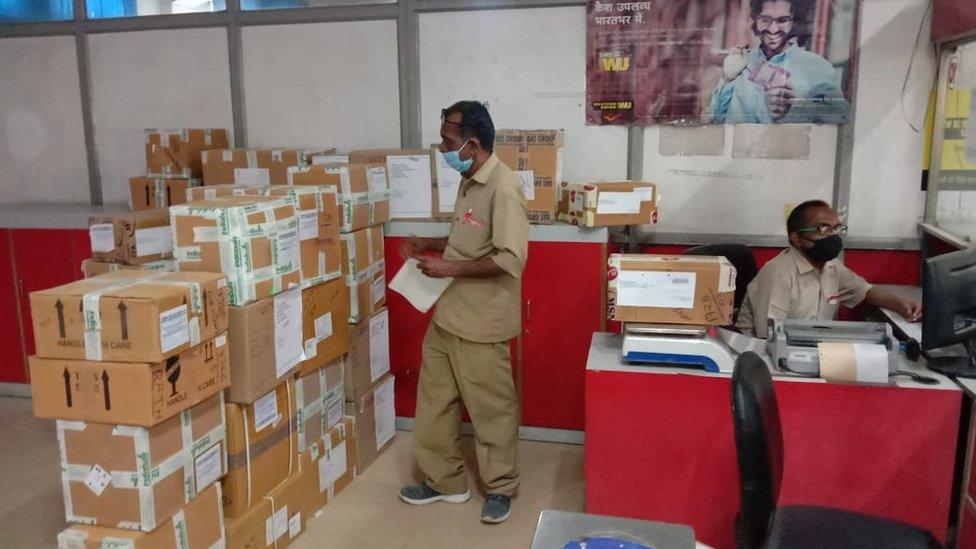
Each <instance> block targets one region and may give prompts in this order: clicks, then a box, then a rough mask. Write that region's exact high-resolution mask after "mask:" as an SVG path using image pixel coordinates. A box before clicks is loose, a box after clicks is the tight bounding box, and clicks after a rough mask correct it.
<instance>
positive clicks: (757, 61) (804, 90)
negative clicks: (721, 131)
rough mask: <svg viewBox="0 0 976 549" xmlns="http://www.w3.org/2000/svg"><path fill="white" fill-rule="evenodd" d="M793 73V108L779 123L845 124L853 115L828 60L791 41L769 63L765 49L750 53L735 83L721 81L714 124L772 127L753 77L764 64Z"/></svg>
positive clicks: (714, 100) (714, 102)
mask: <svg viewBox="0 0 976 549" xmlns="http://www.w3.org/2000/svg"><path fill="white" fill-rule="evenodd" d="M764 62H766V63H769V64H771V65H773V66H777V67H782V68H784V69H786V70H787V71H789V74H790V76H789V80H788V83H789V85H790V86H792V87H793V93H794V95H795V97H794V98H793V105H792V106H791V107H790V110H789V112H787V113H786V115H785V116H783V117H782V118H780V119H778V120H776V122H777V123H815V124H843V123H845V122H847V120H848V116H849V114H850V105H849V104H848V103H847V101H846V100H845V99H844V92H843V91H841V88H840V77H841V75H840V72H839V71H838V70H837V69H835V68H834V66H833V65H831V64H830V62H828V61H827V60H826V59H824V58H823V57H820V56H819V55H817V54H815V53H811V52H809V51H807V50H805V49H803V48H801V47H800V46H798V45H797V43H796V38H791V39H790V42H789V46H788V47H787V48H786V50H784V51H783V52H782V53H779V54H777V55H774V56H773V57H772V58H771V59H769V60H767V59H766V56H765V54H763V52H762V49H761V48H754V49H752V50H750V51H749V53H748V54H746V68H745V70H743V71H742V72H741V73H739V76H737V77H736V78H735V80H733V81H731V82H726V81H725V80H724V79H721V80H719V83H718V85H717V86H716V87H715V92H714V93H712V122H713V123H715V124H769V123H772V122H773V117H772V114H770V112H769V102H768V99H767V98H766V91H765V90H764V89H763V87H762V86H761V85H760V84H757V83H755V82H751V81H750V80H749V74H750V73H751V72H752V71H753V70H756V68H758V67H759V66H760V65H762V63H764Z"/></svg>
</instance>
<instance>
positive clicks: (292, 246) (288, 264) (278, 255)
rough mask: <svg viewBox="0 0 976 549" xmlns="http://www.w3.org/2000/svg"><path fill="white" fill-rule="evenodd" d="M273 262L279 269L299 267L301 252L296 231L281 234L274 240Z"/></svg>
mask: <svg viewBox="0 0 976 549" xmlns="http://www.w3.org/2000/svg"><path fill="white" fill-rule="evenodd" d="M274 245H275V262H276V263H277V266H278V267H279V268H282V267H284V268H286V269H288V270H291V268H299V267H301V264H302V263H301V261H302V252H301V248H300V247H299V240H298V231H297V230H293V231H288V232H283V233H281V234H279V235H278V236H277V238H275V239H274Z"/></svg>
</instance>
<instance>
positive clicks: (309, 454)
mask: <svg viewBox="0 0 976 549" xmlns="http://www.w3.org/2000/svg"><path fill="white" fill-rule="evenodd" d="M353 427H354V425H353V419H352V418H351V417H345V418H342V421H340V422H339V423H338V424H337V425H336V426H335V427H333V428H332V429H330V430H329V432H327V433H326V434H325V436H324V437H322V438H320V439H318V440H316V441H315V442H314V443H313V444H311V445H310V446H309V448H308V451H306V452H304V453H303V454H302V456H301V460H300V461H299V463H300V465H301V469H302V471H307V472H308V474H309V475H311V477H312V479H313V480H312V483H313V484H314V485H315V486H317V487H318V492H317V493H316V494H315V497H314V498H313V500H312V508H311V511H310V512H312V513H314V512H315V511H317V510H319V509H321V508H322V506H323V505H325V504H326V503H328V502H329V500H331V499H332V498H334V497H336V496H337V495H338V494H339V493H340V492H342V491H343V490H345V489H346V487H347V486H349V484H351V483H352V481H353V480H354V479H355V478H356V437H354V436H352V434H353Z"/></svg>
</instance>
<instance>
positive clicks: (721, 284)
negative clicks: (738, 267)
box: [718, 261, 735, 293]
mask: <svg viewBox="0 0 976 549" xmlns="http://www.w3.org/2000/svg"><path fill="white" fill-rule="evenodd" d="M718 291H719V292H720V293H721V292H733V291H735V267H733V266H732V264H731V263H728V262H725V261H723V262H722V264H721V267H719V270H718Z"/></svg>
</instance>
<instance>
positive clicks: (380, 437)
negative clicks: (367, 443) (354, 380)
mask: <svg viewBox="0 0 976 549" xmlns="http://www.w3.org/2000/svg"><path fill="white" fill-rule="evenodd" d="M373 398H374V399H375V400H374V401H373V413H374V414H375V415H376V448H377V449H379V448H382V447H383V445H384V444H386V443H387V442H389V441H390V439H392V438H393V435H394V434H395V433H396V410H395V409H394V407H393V378H392V377H391V378H390V379H389V380H387V381H386V383H383V384H382V385H380V386H379V387H377V388H376V389H373Z"/></svg>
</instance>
